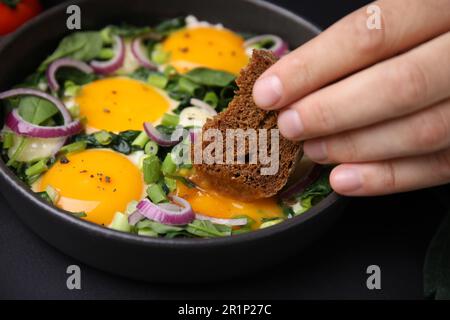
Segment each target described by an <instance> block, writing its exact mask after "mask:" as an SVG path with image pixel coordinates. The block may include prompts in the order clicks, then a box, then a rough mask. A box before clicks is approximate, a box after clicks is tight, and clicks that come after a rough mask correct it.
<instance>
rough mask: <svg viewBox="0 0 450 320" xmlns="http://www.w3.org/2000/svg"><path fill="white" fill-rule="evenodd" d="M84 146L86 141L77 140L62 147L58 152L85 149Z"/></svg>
mask: <svg viewBox="0 0 450 320" xmlns="http://www.w3.org/2000/svg"><path fill="white" fill-rule="evenodd" d="M86 146H87V143H86V141H77V142H74V143H71V144H68V145H66V146H64V147H62V148H61V150H60V152H61V153H72V152H79V151H83V150H85V149H86Z"/></svg>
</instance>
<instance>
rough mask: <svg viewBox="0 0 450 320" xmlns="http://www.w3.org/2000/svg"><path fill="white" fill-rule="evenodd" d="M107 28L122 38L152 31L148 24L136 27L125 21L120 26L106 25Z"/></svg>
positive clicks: (112, 33)
mask: <svg viewBox="0 0 450 320" xmlns="http://www.w3.org/2000/svg"><path fill="white" fill-rule="evenodd" d="M107 28H108V29H109V32H110V34H111V35H117V36H120V37H124V38H135V37H139V36H142V35H144V34H148V33H150V32H151V31H152V29H151V28H150V27H148V26H145V27H137V26H132V25H129V24H126V23H123V24H121V25H120V26H115V25H112V26H108V27H107ZM155 36H156V35H155Z"/></svg>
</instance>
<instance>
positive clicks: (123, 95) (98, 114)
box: [75, 77, 170, 132]
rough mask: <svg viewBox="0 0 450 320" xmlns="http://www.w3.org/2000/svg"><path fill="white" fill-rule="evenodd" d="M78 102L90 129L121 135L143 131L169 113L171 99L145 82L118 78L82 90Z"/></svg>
mask: <svg viewBox="0 0 450 320" xmlns="http://www.w3.org/2000/svg"><path fill="white" fill-rule="evenodd" d="M75 102H76V104H77V105H79V106H80V116H82V117H86V119H87V123H86V125H87V127H91V128H95V129H98V130H107V131H112V132H120V131H126V130H142V124H143V123H144V122H146V121H149V122H155V121H157V120H159V119H160V118H161V117H162V115H163V114H164V113H165V112H167V111H168V109H169V107H170V104H169V101H168V98H166V97H164V96H163V95H162V94H161V93H160V92H159V91H157V90H156V89H155V88H153V87H152V86H150V85H147V84H145V83H143V82H141V81H137V80H133V79H129V78H125V77H115V78H107V79H102V80H97V81H94V82H91V83H89V84H87V85H85V86H83V87H82V89H81V91H80V94H79V95H78V96H77V97H76V99H75Z"/></svg>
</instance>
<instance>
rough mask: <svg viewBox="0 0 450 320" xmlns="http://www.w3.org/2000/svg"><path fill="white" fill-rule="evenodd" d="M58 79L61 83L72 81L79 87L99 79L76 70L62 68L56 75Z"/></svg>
mask: <svg viewBox="0 0 450 320" xmlns="http://www.w3.org/2000/svg"><path fill="white" fill-rule="evenodd" d="M56 79H57V80H58V82H59V83H65V82H66V81H72V82H73V83H75V84H77V85H84V84H87V83H90V82H93V81H94V80H96V79H97V76H96V75H95V74H92V73H91V74H89V73H84V72H83V71H80V70H78V69H75V68H61V69H59V70H58V72H57V73H56Z"/></svg>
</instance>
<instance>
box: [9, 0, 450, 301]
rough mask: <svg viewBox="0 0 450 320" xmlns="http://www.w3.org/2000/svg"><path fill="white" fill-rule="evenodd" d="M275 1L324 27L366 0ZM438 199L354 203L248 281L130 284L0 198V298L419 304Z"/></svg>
mask: <svg viewBox="0 0 450 320" xmlns="http://www.w3.org/2000/svg"><path fill="white" fill-rule="evenodd" d="M393 1H395V0H393ZM42 2H43V3H44V4H45V5H46V6H48V5H51V4H55V3H58V1H42ZM149 2H151V1H149ZM272 2H274V3H277V4H279V5H281V6H283V7H285V8H288V9H291V10H292V11H294V12H296V13H298V14H300V15H302V16H304V17H306V18H308V19H309V20H311V21H312V22H314V23H315V24H317V25H319V26H321V27H323V28H325V27H327V26H329V25H330V24H332V23H333V22H335V21H336V20H338V19H339V18H340V17H342V16H344V15H345V14H347V13H349V12H351V11H352V10H354V9H356V8H358V7H360V6H362V5H364V4H365V3H367V2H368V1H364V0H352V1H348V0H340V1H336V0H329V1H326V0H315V1H306V0H304V1H300V0H298V1H292V0H277V1H272ZM188 3H189V2H188V1H187V4H188ZM211 5H214V1H211ZM434 194H435V190H425V191H420V192H415V193H409V194H402V195H395V196H388V197H379V198H369V199H352V201H351V202H350V204H349V206H348V207H347V209H346V210H345V212H344V214H343V216H342V218H341V219H340V221H339V222H338V223H337V224H336V225H335V226H334V227H333V229H332V230H331V231H330V232H329V233H328V234H327V235H326V236H325V237H323V238H322V239H321V240H320V241H318V242H316V243H315V244H314V245H313V246H311V247H309V248H308V249H307V250H305V251H304V252H302V253H301V254H299V255H298V256H297V257H295V258H294V259H291V260H289V261H286V262H285V263H283V264H282V265H279V266H278V267H276V268H273V269H272V270H269V271H266V272H264V273H257V272H255V273H254V274H251V275H249V276H247V277H245V278H244V279H236V280H235V281H228V282H226V283H212V284H207V285H205V284H201V285H200V284H197V285H183V286H180V285H165V284H149V283H143V282H136V281H129V280H127V279H124V278H120V277H116V276H113V275H109V274H105V273H103V272H101V271H98V270H96V269H93V268H91V267H88V266H85V265H82V264H80V263H78V262H77V261H75V260H74V259H72V258H70V257H67V256H65V255H64V254H62V253H60V252H58V251H56V250H54V249H53V248H51V247H50V246H48V245H47V244H46V243H45V242H43V241H42V240H41V239H40V238H38V237H37V236H35V235H34V234H33V233H31V231H30V230H29V229H27V228H26V227H25V226H24V225H23V224H22V223H21V222H20V221H19V220H18V219H17V218H16V217H15V216H14V214H13V213H12V212H11V209H10V208H9V207H8V206H7V205H6V204H5V201H4V199H3V198H1V196H0V298H9V299H11V298H12V299H16V298H26V299H30V298H31V299H35V298H49V299H60V298H64V299H94V298H97V299H298V298H300V299H340V298H347V299H371V298H382V299H406V298H416V299H420V298H422V290H423V289H422V266H423V261H424V256H425V252H426V248H427V246H428V244H429V241H430V239H431V238H432V236H433V233H434V232H435V230H436V227H437V225H438V223H439V221H440V219H441V217H442V214H443V213H444V208H443V206H441V204H440V203H439V202H438V201H436V199H435V198H434ZM30 214H32V213H30ZM262 254H263V253H262ZM155 263H157V261H155ZM71 264H77V265H80V267H81V271H82V289H81V290H73V291H70V290H68V289H67V288H66V278H67V274H66V268H67V267H68V266H69V265H71ZM372 264H375V265H379V266H380V268H381V272H382V278H381V285H382V288H381V290H375V291H370V290H368V289H367V287H366V279H367V276H368V275H367V274H366V268H367V267H368V266H369V265H372ZM235 267H236V268H239V265H236V266H235ZM182 269H183V267H182V261H180V272H182ZM149 272H151V270H149ZM212 272H213V271H212ZM186 276H188V275H186Z"/></svg>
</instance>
